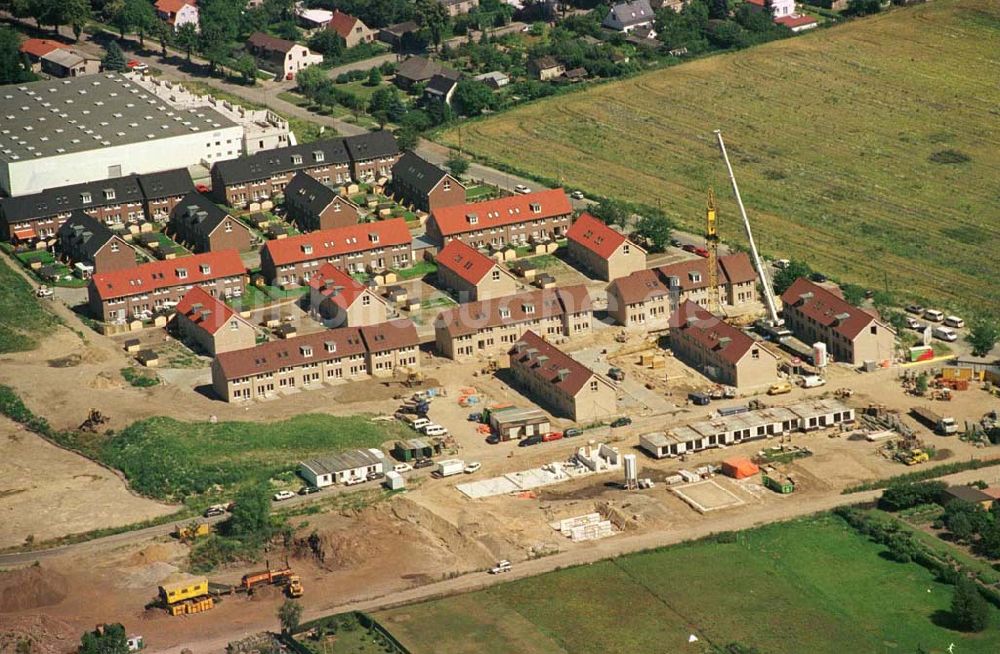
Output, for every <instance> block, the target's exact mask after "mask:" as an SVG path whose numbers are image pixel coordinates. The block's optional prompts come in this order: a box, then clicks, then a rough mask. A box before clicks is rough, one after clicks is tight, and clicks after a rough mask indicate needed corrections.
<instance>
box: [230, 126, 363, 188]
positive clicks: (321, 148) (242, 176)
mask: <svg viewBox="0 0 1000 654" xmlns="http://www.w3.org/2000/svg"><path fill="white" fill-rule="evenodd" d="M317 152H322V153H323V155H322V161H317V159H316V153H317ZM296 157H298V158H296ZM296 162H298V163H296ZM321 163H331V164H346V163H350V157H349V156H348V154H347V148H346V147H345V146H344V139H341V138H336V139H328V140H326V141H314V142H312V143H303V144H300V145H293V146H290V147H287V148H278V149H275V150H263V151H261V152H258V153H257V154H253V155H250V156H249V157H240V158H238V159H229V160H228V161H217V162H216V163H215V165H214V167H213V170H214V171H216V172H217V173H218V175H219V176H220V177H221V178H222V182H223V184H225V185H226V186H229V185H230V184H240V183H243V182H252V181H254V180H258V179H266V178H268V177H270V176H271V175H277V174H281V173H287V172H291V171H294V170H301V169H303V168H314V167H316V166H317V165H320V164H321Z"/></svg>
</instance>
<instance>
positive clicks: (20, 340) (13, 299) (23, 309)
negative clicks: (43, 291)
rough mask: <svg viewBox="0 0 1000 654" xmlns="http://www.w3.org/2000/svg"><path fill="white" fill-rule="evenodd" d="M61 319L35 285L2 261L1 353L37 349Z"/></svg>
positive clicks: (0, 296) (0, 280) (0, 286)
mask: <svg viewBox="0 0 1000 654" xmlns="http://www.w3.org/2000/svg"><path fill="white" fill-rule="evenodd" d="M57 324H59V319H58V318H57V317H56V316H55V315H53V314H52V313H51V312H49V310H48V309H46V308H44V307H43V304H42V302H40V301H39V300H38V299H37V298H36V297H35V294H34V292H33V290H32V288H31V285H30V284H28V282H27V281H25V279H24V278H23V277H21V275H19V274H18V273H17V272H16V271H15V270H13V269H12V268H11V267H10V266H9V265H8V263H7V262H6V261H0V353H3V352H20V351H24V350H33V349H35V348H36V347H37V346H38V339H39V338H40V337H43V336H45V335H46V334H48V333H50V332H52V330H53V329H55V326H56V325H57Z"/></svg>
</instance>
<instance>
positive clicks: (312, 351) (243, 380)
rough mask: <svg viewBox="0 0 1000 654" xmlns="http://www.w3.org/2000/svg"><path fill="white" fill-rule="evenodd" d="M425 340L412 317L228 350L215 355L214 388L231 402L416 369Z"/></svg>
mask: <svg viewBox="0 0 1000 654" xmlns="http://www.w3.org/2000/svg"><path fill="white" fill-rule="evenodd" d="M419 345H420V342H419V337H418V336H417V330H416V327H414V325H413V323H412V322H410V321H409V320H396V321H392V322H388V323H384V324H382V325H369V326H366V327H341V328H339V329H326V330H323V331H320V332H316V333H313V334H306V335H304V336H296V337H294V338H289V339H283V340H277V341H270V342H268V343H263V344H261V345H258V346H256V347H251V348H247V349H243V350H234V351H232V352H224V353H222V354H219V355H218V356H216V357H215V360H214V361H212V388H213V389H214V390H215V393H216V395H217V396H218V397H219V398H220V399H222V400H224V401H226V402H240V401H246V400H252V399H258V398H265V397H272V396H274V395H276V394H278V393H291V392H295V391H298V390H310V389H315V388H320V387H322V386H323V385H324V384H333V383H341V382H346V381H354V380H358V379H367V378H368V377H370V376H372V375H379V376H385V375H391V374H392V372H393V370H395V369H396V368H397V367H399V368H402V367H406V368H407V369H409V370H417V369H418V368H419V366H420V355H419V351H418V348H419Z"/></svg>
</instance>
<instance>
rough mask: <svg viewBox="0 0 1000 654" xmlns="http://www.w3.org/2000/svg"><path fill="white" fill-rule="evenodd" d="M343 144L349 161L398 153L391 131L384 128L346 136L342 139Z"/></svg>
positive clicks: (390, 155)
mask: <svg viewBox="0 0 1000 654" xmlns="http://www.w3.org/2000/svg"><path fill="white" fill-rule="evenodd" d="M344 145H345V146H346V148H347V153H348V155H349V156H350V158H351V161H365V160H367V159H380V158H385V157H394V156H396V155H397V154H399V144H398V143H396V137H395V136H393V135H392V132H387V131H385V130H379V131H377V132H368V133H367V134H358V135H357V136H348V137H347V138H345V139H344Z"/></svg>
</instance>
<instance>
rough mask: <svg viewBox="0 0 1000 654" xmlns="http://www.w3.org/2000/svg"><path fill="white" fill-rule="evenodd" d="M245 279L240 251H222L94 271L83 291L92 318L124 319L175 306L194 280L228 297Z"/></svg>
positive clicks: (237, 292)
mask: <svg viewBox="0 0 1000 654" xmlns="http://www.w3.org/2000/svg"><path fill="white" fill-rule="evenodd" d="M245 282H246V267H245V266H244V265H243V261H242V260H241V259H240V253H239V252H237V251H236V250H224V251H222V252H206V253H205V254H195V255H192V256H189V257H181V258H179V259H166V260H164V261H153V262H151V263H145V264H142V265H141V266H136V267H135V268H129V269H125V270H116V271H112V272H106V273H97V274H95V275H94V276H93V277H91V278H90V282H89V284H88V286H87V294H88V297H89V309H90V313H91V315H92V316H93V317H95V318H99V319H101V320H103V321H105V322H123V321H126V320H134V319H137V318H139V317H141V316H143V315H146V316H148V315H152V314H153V313H154V312H156V311H159V310H162V309H165V308H169V307H170V306H176V305H177V304H178V303H180V300H181V298H183V297H184V294H185V293H187V292H188V291H189V290H191V288H193V287H194V286H196V285H197V286H201V287H202V288H204V289H205V290H206V291H207V292H208V293H209V295H213V296H215V297H219V298H229V297H234V296H238V295H242V294H243V288H244V285H245Z"/></svg>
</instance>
